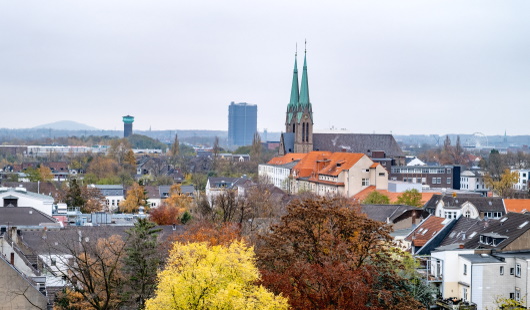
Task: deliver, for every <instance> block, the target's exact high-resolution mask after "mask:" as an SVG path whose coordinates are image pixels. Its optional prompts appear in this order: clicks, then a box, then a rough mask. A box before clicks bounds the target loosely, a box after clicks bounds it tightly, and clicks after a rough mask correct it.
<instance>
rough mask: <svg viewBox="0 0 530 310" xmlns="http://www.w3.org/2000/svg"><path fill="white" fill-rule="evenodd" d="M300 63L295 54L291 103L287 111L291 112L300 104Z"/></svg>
mask: <svg viewBox="0 0 530 310" xmlns="http://www.w3.org/2000/svg"><path fill="white" fill-rule="evenodd" d="M298 99H299V94H298V63H297V61H296V53H295V54H294V71H293V84H292V86H291V101H289V105H288V106H287V110H288V111H291V110H292V109H293V108H294V107H296V105H297V104H298Z"/></svg>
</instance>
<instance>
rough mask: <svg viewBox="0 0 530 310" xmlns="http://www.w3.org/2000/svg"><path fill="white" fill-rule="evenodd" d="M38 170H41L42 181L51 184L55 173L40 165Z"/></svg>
mask: <svg viewBox="0 0 530 310" xmlns="http://www.w3.org/2000/svg"><path fill="white" fill-rule="evenodd" d="M38 170H39V176H40V181H43V182H49V181H52V180H53V173H52V170H51V169H50V168H48V167H46V166H44V165H40V167H39V169H38Z"/></svg>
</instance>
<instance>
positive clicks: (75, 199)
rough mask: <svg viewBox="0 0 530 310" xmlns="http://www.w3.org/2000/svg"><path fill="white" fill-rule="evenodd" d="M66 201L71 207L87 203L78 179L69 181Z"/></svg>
mask: <svg viewBox="0 0 530 310" xmlns="http://www.w3.org/2000/svg"><path fill="white" fill-rule="evenodd" d="M65 203H66V205H67V206H69V207H83V206H84V205H85V203H86V201H85V199H84V198H83V196H82V193H81V188H80V187H79V184H77V180H76V179H71V180H70V182H69V188H68V192H67V193H66V199H65Z"/></svg>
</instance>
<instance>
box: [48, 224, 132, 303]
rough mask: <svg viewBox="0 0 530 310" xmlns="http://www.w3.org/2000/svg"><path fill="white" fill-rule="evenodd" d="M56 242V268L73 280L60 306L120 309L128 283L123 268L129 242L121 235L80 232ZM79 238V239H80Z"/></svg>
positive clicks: (53, 248) (53, 247) (53, 246)
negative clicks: (124, 286)
mask: <svg viewBox="0 0 530 310" xmlns="http://www.w3.org/2000/svg"><path fill="white" fill-rule="evenodd" d="M78 234H79V235H77V234H74V235H69V234H67V236H64V238H63V242H61V243H60V244H58V245H52V246H51V249H52V250H58V251H61V252H63V253H65V255H58V256H56V257H57V266H61V267H58V268H57V269H56V272H57V273H59V274H60V275H61V276H63V278H64V279H66V281H67V282H68V283H69V286H68V289H66V290H65V291H64V292H63V293H62V294H61V296H60V298H59V300H60V303H58V304H57V305H56V307H55V308H56V309H100V310H104V309H117V308H119V305H120V304H121V303H122V299H121V289H122V287H123V285H124V283H125V278H124V274H123V272H122V268H123V261H122V258H123V256H124V255H125V242H124V241H123V239H122V238H121V237H120V236H119V235H111V236H108V235H107V236H105V234H104V232H99V233H97V234H96V233H94V232H92V233H91V234H85V235H82V232H79V233H78ZM78 239H79V240H78Z"/></svg>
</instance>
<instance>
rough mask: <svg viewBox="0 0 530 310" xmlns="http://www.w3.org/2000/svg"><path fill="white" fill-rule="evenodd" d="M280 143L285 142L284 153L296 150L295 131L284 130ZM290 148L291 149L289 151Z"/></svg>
mask: <svg viewBox="0 0 530 310" xmlns="http://www.w3.org/2000/svg"><path fill="white" fill-rule="evenodd" d="M280 141H281V142H280V144H282V143H283V151H284V153H289V152H294V133H292V132H284V133H282V135H281V137H280ZM289 150H290V151H289Z"/></svg>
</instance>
